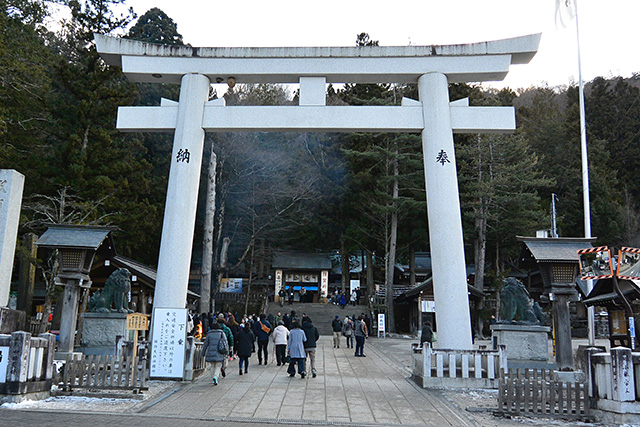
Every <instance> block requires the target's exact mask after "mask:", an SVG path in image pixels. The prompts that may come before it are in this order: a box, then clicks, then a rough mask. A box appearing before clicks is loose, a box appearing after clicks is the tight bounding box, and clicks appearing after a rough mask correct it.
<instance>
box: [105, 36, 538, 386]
mask: <svg viewBox="0 0 640 427" xmlns="http://www.w3.org/2000/svg"><path fill="white" fill-rule="evenodd" d="M95 40H96V44H97V50H98V52H99V53H100V55H101V56H102V58H103V59H104V61H105V62H106V63H107V64H109V65H112V66H118V67H122V70H123V72H124V74H125V75H126V76H127V77H128V78H129V79H130V80H131V81H134V82H144V83H175V84H180V98H179V101H178V102H175V101H170V100H165V99H163V100H162V102H161V105H160V106H157V107H120V108H119V109H118V119H117V128H118V129H119V130H121V131H123V132H141V131H144V132H172V131H173V132H174V143H173V153H172V161H171V169H170V172H169V183H168V189H167V200H166V205H165V214H164V223H163V229H162V238H161V246H160V255H159V259H158V276H157V282H156V289H155V296H154V311H155V310H158V309H162V313H163V316H165V315H166V316H172V315H173V314H175V310H180V309H184V304H185V301H186V294H187V284H188V275H189V268H190V262H191V247H192V241H193V235H194V227H195V215H196V204H197V197H198V186H199V180H200V172H201V164H202V155H203V145H204V135H205V132H232V131H239V132H262V131H278V132H282V131H293V132H414V133H421V134H422V146H423V154H424V170H425V180H426V193H427V213H428V218H429V235H430V240H431V242H430V249H431V254H432V263H433V264H432V265H433V281H434V298H435V302H436V314H437V327H438V336H439V338H438V346H439V347H441V348H448V349H471V348H472V340H471V322H470V313H469V301H468V296H467V277H466V269H465V256H464V244H463V236H462V221H461V213H460V197H459V194H458V178H457V172H456V156H455V152H454V145H453V133H482V132H510V131H513V130H514V129H515V111H514V109H513V108H512V107H471V106H469V103H468V99H462V100H456V101H453V102H451V101H450V100H449V92H448V84H449V83H462V82H483V81H497V80H502V79H504V77H505V76H506V75H507V73H508V71H509V67H510V66H511V65H512V64H526V63H528V62H529V61H530V60H531V59H532V58H533V56H534V55H535V54H536V52H537V49H538V45H539V42H540V34H533V35H527V36H523V37H516V38H510V39H504V40H497V41H489V42H482V43H473V44H462V45H443V46H399V47H383V46H365V47H273V48H194V47H190V46H167V45H157V44H151V43H145V42H139V41H133V40H127V39H119V38H113V37H107V36H103V35H96V36H95ZM231 78H233V80H231ZM225 81H227V82H229V81H237V82H238V83H247V84H252V83H282V84H299V85H300V97H299V105H298V106H225V103H224V99H215V100H209V99H208V96H209V90H210V85H211V84H212V83H221V82H225ZM328 83H414V84H417V85H418V93H419V100H412V99H403V100H402V104H401V105H400V106H327V105H326V85H327V84H328ZM167 309H170V310H174V311H172V312H171V311H169V312H167ZM167 313H169V314H167ZM171 313H173V314H171ZM155 317H156V316H154V318H155ZM178 317H179V316H178ZM156 320H157V319H155V320H154V326H153V329H152V335H153V334H155V333H156V329H155V328H156V327H158V328H159V327H160V326H157V325H158V324H159V323H158V322H157V321H156ZM163 325H164V326H162V327H164V328H167V327H168V326H167V325H169V324H168V323H163ZM152 346H153V342H152ZM154 354H155V352H154V351H152V362H151V363H152V376H177V373H175V372H177V371H175V372H174V374H170V373H169V372H165V373H166V374H167V375H163V374H162V371H156V375H154V373H153V363H154V357H156V358H159V357H164V358H166V357H167V355H166V354H164V355H162V356H160V355H157V354H156V355H155V356H154ZM180 357H181V356H180ZM175 358H176V359H177V358H178V355H176V357H175ZM172 365H173V368H175V364H172ZM176 369H177V368H176Z"/></svg>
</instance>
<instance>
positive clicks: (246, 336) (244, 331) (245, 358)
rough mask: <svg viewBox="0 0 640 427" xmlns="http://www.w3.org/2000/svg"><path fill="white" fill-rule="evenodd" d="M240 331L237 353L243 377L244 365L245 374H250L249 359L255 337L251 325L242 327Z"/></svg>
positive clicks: (240, 372)
mask: <svg viewBox="0 0 640 427" xmlns="http://www.w3.org/2000/svg"><path fill="white" fill-rule="evenodd" d="M240 326H241V327H240V331H239V332H238V335H237V338H238V340H237V342H236V352H237V353H238V358H239V359H240V360H239V362H238V369H239V372H238V373H239V374H240V375H242V366H243V365H244V373H245V374H247V373H249V358H250V357H251V353H252V350H253V342H254V341H255V339H256V338H255V335H253V332H251V328H250V327H249V324H248V323H247V324H243V325H240Z"/></svg>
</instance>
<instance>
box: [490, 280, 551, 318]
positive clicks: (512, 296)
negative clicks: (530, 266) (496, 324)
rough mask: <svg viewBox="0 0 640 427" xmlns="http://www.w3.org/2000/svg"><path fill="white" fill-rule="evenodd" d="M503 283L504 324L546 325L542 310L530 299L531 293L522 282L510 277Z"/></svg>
mask: <svg viewBox="0 0 640 427" xmlns="http://www.w3.org/2000/svg"><path fill="white" fill-rule="evenodd" d="M502 283H503V284H504V285H505V286H504V287H503V288H502V291H500V317H501V322H502V323H525V324H529V325H542V324H544V313H543V312H542V309H541V308H540V306H539V305H538V303H537V302H536V303H534V302H533V300H532V299H531V298H530V297H529V291H527V288H526V287H525V286H524V285H523V284H522V282H521V281H519V280H518V279H516V278H513V277H508V278H506V279H505V280H504V281H503V282H502ZM516 319H517V320H516Z"/></svg>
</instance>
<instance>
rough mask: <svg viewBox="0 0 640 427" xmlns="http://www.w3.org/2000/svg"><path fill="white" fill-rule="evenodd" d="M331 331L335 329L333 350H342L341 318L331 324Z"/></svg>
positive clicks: (338, 317)
mask: <svg viewBox="0 0 640 427" xmlns="http://www.w3.org/2000/svg"><path fill="white" fill-rule="evenodd" d="M331 329H333V348H340V334H341V333H342V320H340V316H336V318H335V319H333V321H332V322H331Z"/></svg>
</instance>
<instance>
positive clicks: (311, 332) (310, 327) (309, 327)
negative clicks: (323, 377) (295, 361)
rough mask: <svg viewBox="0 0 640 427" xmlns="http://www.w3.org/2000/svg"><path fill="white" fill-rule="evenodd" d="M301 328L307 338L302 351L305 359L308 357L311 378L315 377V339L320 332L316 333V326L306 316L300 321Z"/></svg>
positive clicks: (318, 336)
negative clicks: (305, 355) (305, 356)
mask: <svg viewBox="0 0 640 427" xmlns="http://www.w3.org/2000/svg"><path fill="white" fill-rule="evenodd" d="M302 330H303V331H304V334H305V335H306V337H307V340H306V341H305V342H304V351H305V353H306V354H307V359H309V363H310V364H311V375H312V376H313V378H315V377H316V375H317V374H316V341H318V339H320V334H319V333H318V328H316V327H315V325H314V324H313V323H311V318H310V317H308V316H305V317H304V320H303V322H302Z"/></svg>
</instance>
